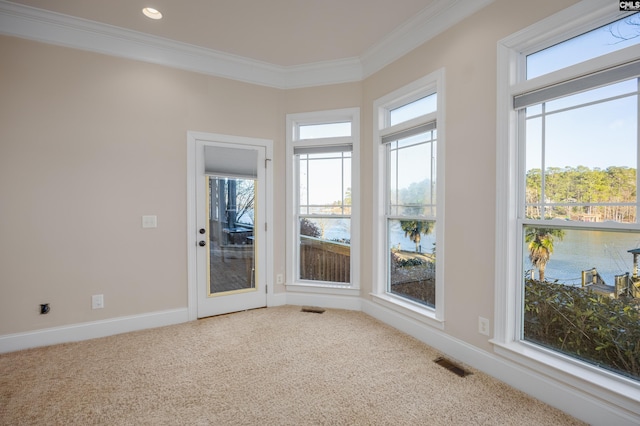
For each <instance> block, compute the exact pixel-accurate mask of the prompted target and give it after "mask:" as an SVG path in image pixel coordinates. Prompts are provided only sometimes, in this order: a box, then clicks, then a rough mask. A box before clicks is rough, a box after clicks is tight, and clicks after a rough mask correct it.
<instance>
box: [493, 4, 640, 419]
mask: <svg viewBox="0 0 640 426" xmlns="http://www.w3.org/2000/svg"><path fill="white" fill-rule="evenodd" d="M626 15H629V13H627V14H626ZM623 16H625V14H624V13H621V12H620V11H619V10H618V4H617V2H609V3H606V4H604V3H603V2H580V3H578V4H576V5H574V6H571V7H569V8H567V9H564V10H562V11H560V12H558V13H557V14H555V15H552V16H550V17H549V18H547V19H544V20H542V21H540V22H538V23H536V24H534V25H532V26H530V27H528V28H525V29H524V30H522V31H519V32H518V33H516V34H513V35H511V36H509V37H507V38H505V39H503V40H500V41H499V42H498V63H497V113H496V119H497V128H496V129H497V153H496V191H497V192H496V256H495V274H496V281H495V304H494V306H495V311H494V336H493V338H492V339H491V341H490V342H491V343H492V344H493V345H494V351H495V353H496V354H498V355H500V356H502V357H504V358H507V359H509V360H511V361H514V362H516V363H518V364H520V365H523V366H525V367H528V368H530V369H532V370H534V371H537V372H539V373H541V374H543V375H545V376H547V377H548V378H554V379H555V380H558V381H560V382H562V383H564V384H566V385H569V386H571V387H573V388H574V389H581V390H583V391H586V392H589V393H590V394H592V395H596V394H597V395H598V396H599V397H601V398H603V399H604V400H607V401H609V402H611V403H614V404H616V405H618V406H621V407H624V408H626V409H629V410H630V411H631V412H634V406H636V407H637V405H636V404H637V401H638V400H640V383H638V382H637V381H634V380H632V379H629V378H626V377H623V376H620V375H617V374H614V373H612V372H609V371H606V370H603V369H599V368H597V367H595V366H593V365H590V364H587V363H585V362H582V361H579V360H578V359H576V358H573V357H570V356H567V355H563V354H561V353H559V352H556V351H552V350H549V349H545V348H542V347H540V346H538V345H535V344H532V343H528V342H526V341H525V340H524V339H522V340H521V338H520V335H519V330H520V329H521V324H522V322H521V321H522V298H523V296H522V285H523V284H522V279H521V277H522V271H523V264H522V259H523V246H522V223H523V221H522V219H521V218H520V216H519V209H520V208H521V206H520V204H521V203H519V197H520V196H521V194H522V193H523V192H522V191H524V188H523V183H522V182H520V172H519V171H520V170H521V169H522V167H524V164H523V160H524V153H523V152H522V151H523V150H521V149H520V148H519V145H518V139H519V136H520V135H519V134H518V132H519V128H520V129H521V127H519V124H518V113H517V111H516V109H515V108H514V105H513V99H514V97H515V96H518V95H522V94H524V93H528V92H531V91H533V90H536V89H538V88H542V87H548V86H551V85H553V84H558V83H560V82H562V81H566V80H569V79H571V78H576V77H579V76H584V75H588V74H592V73H594V72H598V71H601V70H604V69H607V68H610V67H612V66H616V65H621V64H624V63H627V62H629V61H631V60H637V59H638V58H640V46H639V45H636V46H630V47H627V48H625V49H623V50H619V51H616V52H612V53H609V54H606V55H603V56H600V57H597V58H594V59H590V60H587V61H585V62H582V63H579V64H576V65H572V66H569V67H566V68H564V69H561V70H558V71H554V72H551V73H548V74H545V75H541V76H539V77H535V78H532V79H529V80H527V79H526V75H525V74H526V69H525V62H524V61H525V60H526V56H527V55H528V54H530V53H534V52H536V51H539V50H542V49H544V48H547V47H549V46H552V45H555V44H557V43H560V42H562V41H564V40H567V39H569V38H571V37H574V36H576V35H579V34H582V33H585V32H587V31H590V30H592V29H595V28H597V27H600V26H602V25H605V24H607V23H608V22H611V21H613V20H615V19H616V18H620V17H623ZM525 222H526V221H525ZM548 222H549V225H558V224H559V222H558V221H548ZM565 226H566V224H565ZM580 228H581V229H589V228H599V229H607V228H612V229H634V230H638V229H640V225H639V224H638V223H636V224H606V223H598V224H597V225H591V224H587V223H584V224H580Z"/></svg>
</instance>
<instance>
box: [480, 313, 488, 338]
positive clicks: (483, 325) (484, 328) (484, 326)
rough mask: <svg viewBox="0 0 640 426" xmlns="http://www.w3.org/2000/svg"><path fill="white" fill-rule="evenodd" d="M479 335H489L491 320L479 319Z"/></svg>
mask: <svg viewBox="0 0 640 426" xmlns="http://www.w3.org/2000/svg"><path fill="white" fill-rule="evenodd" d="M478 333H480V334H484V335H485V336H488V335H489V320H488V319H486V318H482V317H478Z"/></svg>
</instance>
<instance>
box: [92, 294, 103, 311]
mask: <svg viewBox="0 0 640 426" xmlns="http://www.w3.org/2000/svg"><path fill="white" fill-rule="evenodd" d="M102 308H104V295H102V294H94V295H93V296H91V309H102Z"/></svg>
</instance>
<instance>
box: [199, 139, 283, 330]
mask: <svg viewBox="0 0 640 426" xmlns="http://www.w3.org/2000/svg"><path fill="white" fill-rule="evenodd" d="M197 141H204V142H222V143H228V144H236V145H253V146H261V147H264V148H265V151H266V161H265V166H266V185H265V186H266V187H265V188H264V190H265V191H266V192H265V199H266V206H265V215H266V217H265V220H266V226H267V229H266V232H265V233H264V236H265V238H266V253H265V256H266V270H265V281H266V282H265V285H266V286H267V306H272V305H273V297H274V296H273V285H272V283H273V166H272V164H271V163H272V161H271V159H272V158H273V141H272V140H270V139H259V138H249V137H243V136H231V135H221V134H217V133H203V132H193V131H188V132H187V288H188V295H187V309H188V311H189V320H190V321H193V320H196V319H198V282H197V260H196V257H197V250H196V249H197V244H198V241H197V240H198V234H197V227H198V225H197V222H196V215H197V206H196V199H197V194H196V191H197V189H196V179H197V176H196V173H197V167H196V164H197V161H204V158H203V157H201V156H202V155H203V154H202V153H199V152H198V150H197V143H196V142H197ZM256 226H258V224H256ZM261 226H264V225H261Z"/></svg>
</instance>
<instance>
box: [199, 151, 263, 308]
mask: <svg viewBox="0 0 640 426" xmlns="http://www.w3.org/2000/svg"><path fill="white" fill-rule="evenodd" d="M199 143H200V144H201V145H200V147H199V150H198V151H197V152H199V153H200V154H201V155H202V157H201V160H199V161H197V163H196V164H197V167H198V170H197V175H196V180H195V183H196V193H197V200H196V204H197V206H196V209H197V212H196V216H197V218H196V220H197V224H198V225H197V229H196V233H197V243H196V246H197V248H196V252H197V255H196V258H197V262H196V263H197V265H196V275H197V287H198V297H197V305H198V313H197V316H198V317H199V318H203V317H208V316H213V315H221V314H227V313H231V312H238V311H244V310H247V309H254V308H261V307H265V306H267V283H266V277H267V271H266V270H267V263H266V258H267V251H266V247H267V241H266V239H267V235H266V188H267V185H268V183H267V178H266V172H265V170H266V167H265V163H266V161H265V158H266V148H265V147H264V146H261V145H257V144H256V145H254V144H240V143H238V144H232V143H223V142H199Z"/></svg>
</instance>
